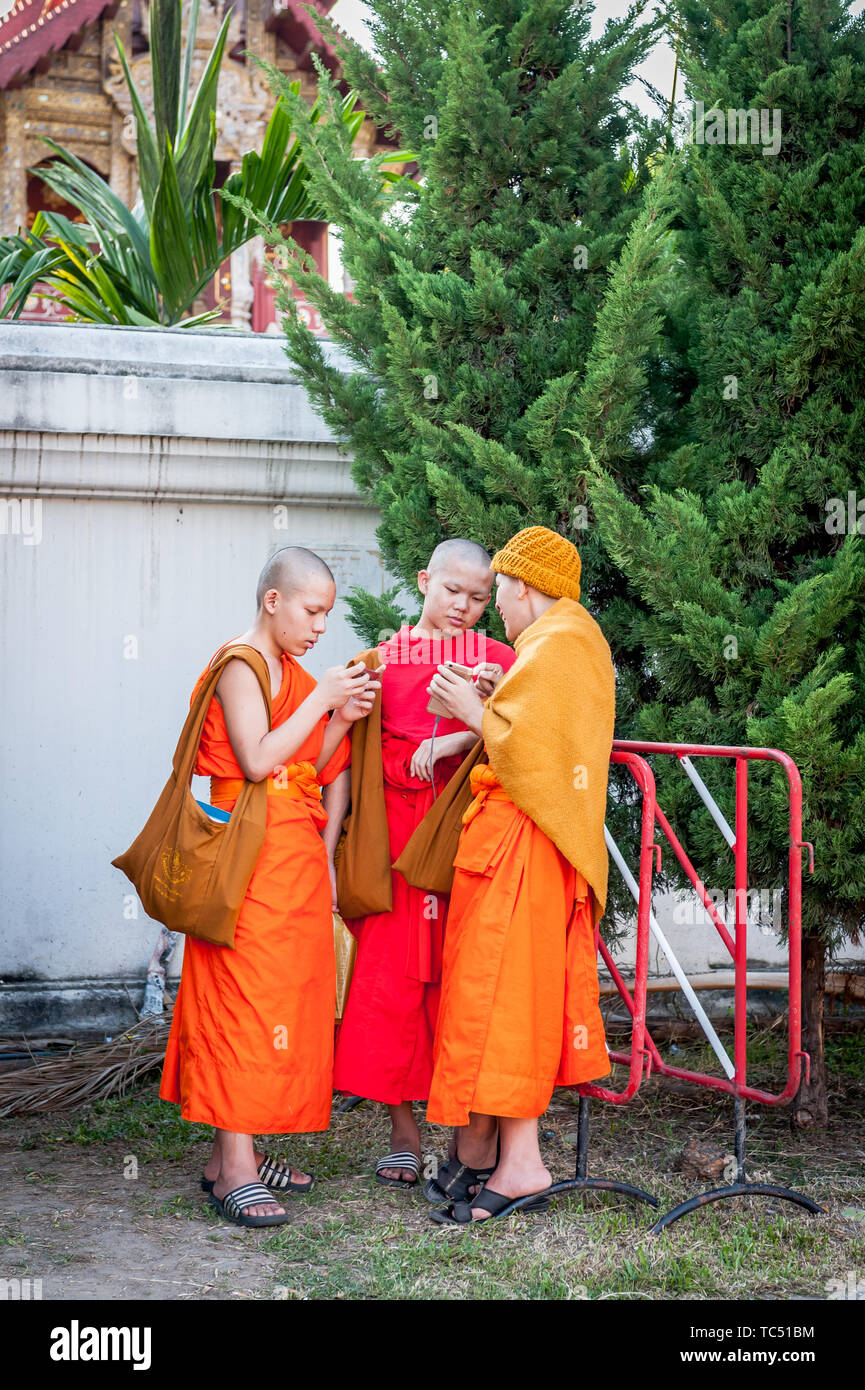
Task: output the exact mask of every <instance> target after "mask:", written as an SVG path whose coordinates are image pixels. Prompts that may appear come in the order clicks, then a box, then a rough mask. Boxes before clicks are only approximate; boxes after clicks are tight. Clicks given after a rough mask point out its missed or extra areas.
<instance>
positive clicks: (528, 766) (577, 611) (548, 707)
mask: <svg viewBox="0 0 865 1390" xmlns="http://www.w3.org/2000/svg"><path fill="white" fill-rule="evenodd" d="M514 647H515V649H516V653H517V659H516V661H515V663H514V665H513V666H512V667H511V669H510V671H508V673H507V675H505V676H504V677H503V678H502V680H501V681H500V682H499V684H498V686H497V687H496V689H495V690H494V691H493V694H492V695H491V696H490V698H489V699H488V701H487V703H486V708H485V710H484V714H483V719H482V724H481V729H482V733H483V740H482V741H480V740H479V741H478V743H477V744H476V745H475V747H474V748H473V749H472V750H471V751H470V752H469V754H468V756H467V757H466V759H465V761H464V762H463V763H462V765H461V766H460V768H459V770H458V772H457V773H456V774H455V775H454V777H453V778H452V779H451V782H450V783H449V784H448V787H447V792H446V793H444V794H443V795H442V796H440V797H439V799H438V801H437V802H436V803H435V805H434V806H433V808H432V810H431V811H429V812H428V814H427V815H426V816H425V817H424V819H423V820H422V821H421V823H420V825H419V826H418V828H417V830H416V831H415V832H414V834H413V835H412V837H411V839H410V840H409V842H408V844H407V845H406V847H405V849H404V850H403V852H402V854H401V855H400V857H399V859H397V861H396V863H395V864H394V868H395V869H398V870H399V871H400V873H402V874H403V876H404V877H405V878H406V879H408V882H409V883H412V884H414V886H415V887H417V888H424V889H426V890H428V891H434V892H439V893H448V892H450V888H451V884H452V881H453V859H454V855H455V854H456V849H457V844H458V842H459V835H460V830H461V828H462V816H463V814H464V812H465V811H466V809H467V808H468V806H469V804H470V803H471V801H472V794H471V786H470V783H469V773H470V772H471V768H472V767H473V766H474V765H475V764H476V763H478V762H481V761H488V762H489V765H490V767H491V768H492V770H493V772H494V773H495V775H496V777H497V778H498V780H499V782H500V783H501V785H502V787H503V788H504V790H505V791H506V792H507V794H508V796H509V797H510V799H511V801H513V803H514V805H515V806H516V807H517V808H518V809H519V810H520V811H523V812H525V814H526V815H527V816H529V817H530V819H531V820H533V821H534V822H535V824H536V825H537V826H538V828H539V829H540V830H542V831H543V832H544V834H545V835H547V836H549V838H550V839H551V840H552V842H553V844H554V845H556V847H557V848H558V849H559V850H561V852H562V854H563V855H564V856H565V858H566V859H567V860H569V862H570V863H571V864H573V865H574V867H575V868H576V869H578V870H579V872H580V873H581V874H582V875H583V877H584V878H585V879H586V882H587V883H588V885H589V887H590V889H591V896H592V914H593V920H594V923H595V925H596V926H597V923H598V922H599V921H600V919H601V917H602V916H603V913H604V908H605V906H606V900H607V877H608V872H609V860H608V856H607V847H606V844H605V841H604V815H605V812H606V803H607V780H608V777H609V769H610V752H611V750H612V745H613V729H614V724H615V715H616V676H615V670H614V668H613V661H612V656H611V654H610V648H609V645H608V643H607V640H606V638H605V637H604V634H603V633H602V632H601V629H600V627H599V626H598V624H597V623H596V621H595V619H594V618H593V617H592V615H591V614H590V613H589V612H588V611H587V610H586V609H585V608H584V607H583V605H582V604H581V603H577V602H576V601H575V600H574V599H571V598H560V599H556V601H555V603H553V604H551V605H550V607H549V608H548V609H547V610H546V612H544V613H542V614H541V616H540V617H539V618H537V619H536V620H535V621H534V622H533V623H531V624H530V625H529V626H528V627H527V628H526V629H525V631H524V632H521V633H520V635H519V637H517V639H516V641H515V642H514ZM446 797H447V803H446V804H445V798H446ZM448 856H449V857H450V867H449V869H448V866H447V860H448Z"/></svg>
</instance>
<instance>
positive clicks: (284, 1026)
mask: <svg viewBox="0 0 865 1390" xmlns="http://www.w3.org/2000/svg"><path fill="white" fill-rule="evenodd" d="M282 661H283V679H282V685H281V686H280V690H279V694H278V695H276V696H275V697H274V699H273V701H272V727H273V728H277V727H278V726H279V725H280V724H283V723H284V722H285V720H286V719H288V717H289V715H291V714H293V713H294V711H295V710H296V709H297V707H298V706H299V705H300V704H301V703H302V702H303V701H304V700H305V699H306V697H307V696H308V695H309V694H310V692H311V691H312V689H313V688H314V686H315V680H314V678H313V677H312V676H311V675H310V674H309V672H307V671H305V670H304V669H303V667H302V666H300V664H299V663H298V662H297V661H296V660H295V658H294V657H293V656H290V655H288V654H287V653H283V657H282ZM205 674H206V672H202V674H201V676H200V677H199V679H198V681H197V683H196V687H195V689H196V690H197V689H198V687H199V686H200V684H201V682H202V680H203V679H204V676H205ZM194 694H195V692H194V691H193V697H194ZM327 723H328V720H327V716H323V717H322V719H321V720H320V721H319V723H318V724H317V725H316V727H315V729H314V730H313V731H312V733H311V734H310V736H309V737H308V738H307V739H306V741H305V742H304V743H303V744H302V745H301V746H300V748H298V750H297V752H296V754H295V761H294V762H292V763H289V764H288V765H287V767H286V768H285V770H284V772H283V773H282V774H281V775H280V776H279V777H277V778H276V779H273V778H268V797H267V830H266V833H265V839H264V844H263V846H262V850H261V854H260V855H259V858H258V862H257V864H256V867H255V870H254V872H253V875H252V878H251V880H250V883H249V887H248V888H247V890H246V896H245V898H244V900H243V904H242V906H241V909H240V915H239V917H238V919H237V931H236V936H235V949H234V950H233V951H232V950H228V949H226V948H225V947H223V946H213V945H210V943H209V942H206V941H198V940H196V938H195V937H190V936H188V937H187V938H186V943H185V947H184V956H183V972H182V976H181V983H180V990H179V992H178V995H177V1001H176V1003H175V1005H174V1017H173V1019H172V1023H171V1032H170V1035H169V1039H168V1047H167V1050H166V1054H165V1066H164V1069H163V1073H162V1084H161V1086H160V1090H159V1094H160V1096H161V1097H162V1099H163V1100H171V1101H175V1102H176V1103H178V1104H179V1105H180V1107H181V1114H182V1116H183V1118H184V1119H185V1120H198V1121H201V1122H202V1123H203V1124H210V1125H215V1126H216V1128H218V1129H225V1130H230V1131H232V1132H234V1133H238V1134H296V1133H303V1132H306V1131H309V1130H322V1129H327V1127H328V1125H329V1123H330V1104H331V1095H332V1068H333V1007H334V995H335V990H336V980H335V966H334V954H333V917H332V913H331V888H330V879H329V875H328V866H327V853H326V850H325V847H324V842H323V840H322V839H321V834H320V832H321V831H322V829H323V828H324V826H325V825H326V824H327V812H326V811H325V810H324V807H323V806H322V804H321V787H322V786H326V785H327V784H328V783H329V782H332V781H333V780H334V778H335V777H337V776H338V775H339V773H340V772H342V771H343V769H344V768H346V767H347V766H348V765H349V763H350V761H351V744H350V742H349V740H348V739H347V738H345V739H343V740H342V742H341V743H340V745H339V747H338V748H337V750H336V752H335V753H334V755H333V757H332V758H331V759H330V761H329V762H328V763H327V764H326V765H325V767H324V768H323V769H322V770H321V772H320V773H319V774H318V776H316V773H315V766H314V764H315V760H316V758H317V757H318V755H319V753H320V752H321V746H322V741H323V739H324V734H325V729H326V728H327ZM195 771H196V772H197V773H201V774H204V775H205V776H206V775H208V774H209V775H210V777H211V779H212V780H211V802H212V803H213V805H215V806H221V807H223V808H224V809H225V810H227V811H230V810H231V808H232V806H233V805H234V803H235V801H236V799H237V795H238V792H239V790H240V785H239V784H238V779H239V781H240V783H242V779H243V771H242V769H241V767H240V765H239V763H238V762H237V759H236V758H235V756H234V753H233V751H232V748H231V744H230V743H229V741H228V735H227V732H226V728H225V716H224V714H223V710H222V705H221V704H220V703H219V701H218V700H217V699H216V698H214V699H212V700H211V702H210V707H209V709H208V711H207V718H206V720H205V723H204V730H203V733H202V738H201V744H200V747H199V752H198V758H197V761H196V764H195ZM282 784H284V785H282Z"/></svg>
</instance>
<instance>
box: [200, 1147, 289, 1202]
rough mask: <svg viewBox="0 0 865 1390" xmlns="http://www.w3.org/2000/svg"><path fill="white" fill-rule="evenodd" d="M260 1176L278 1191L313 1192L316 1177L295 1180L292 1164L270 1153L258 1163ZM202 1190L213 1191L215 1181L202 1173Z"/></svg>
mask: <svg viewBox="0 0 865 1390" xmlns="http://www.w3.org/2000/svg"><path fill="white" fill-rule="evenodd" d="M258 1176H259V1177H260V1178H261V1181H262V1182H263V1183H266V1184H267V1186H268V1187H272V1188H274V1190H275V1191H277V1192H300V1193H303V1192H311V1191H312V1185H313V1183H314V1182H315V1178H313V1177H310V1179H309V1182H293V1181H292V1177H291V1164H289V1165H288V1166H287V1167H286V1166H285V1165H284V1164H282V1163H276V1162H275V1161H274V1160H273V1159H272V1158H271V1157H270V1156H269V1155H268V1154H265V1155H264V1158H263V1159H262V1160H261V1162H260V1163H259V1165H258ZM201 1190H202V1192H212V1191H213V1183H212V1181H211V1179H210V1178H206V1177H205V1176H204V1174H203V1173H202V1175H201Z"/></svg>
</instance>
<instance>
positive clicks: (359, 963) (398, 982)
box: [333, 624, 516, 1105]
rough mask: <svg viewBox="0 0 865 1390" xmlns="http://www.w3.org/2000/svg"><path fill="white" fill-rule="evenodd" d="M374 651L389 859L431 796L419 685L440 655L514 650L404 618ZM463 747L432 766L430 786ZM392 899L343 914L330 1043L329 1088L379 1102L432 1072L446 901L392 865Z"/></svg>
mask: <svg viewBox="0 0 865 1390" xmlns="http://www.w3.org/2000/svg"><path fill="white" fill-rule="evenodd" d="M378 651H379V653H380V655H381V657H382V659H383V661H384V662H385V663H386V669H385V670H384V672H383V674H382V678H381V679H382V689H381V726H382V733H381V753H382V765H383V773H384V778H383V780H384V801H385V809H386V814H387V828H388V838H389V843H390V859H391V863H392V862H393V861H394V860H395V859H397V858H398V856H399V855H400V854H401V853H402V850H403V848H404V847H405V844H406V841H407V840H408V838H409V836H410V835H411V834H412V832H413V831H414V830H415V828H416V827H417V826H418V824H419V823H420V821H421V820H422V819H423V817H424V816H425V815H426V813H427V811H428V810H429V808H430V806H431V805H432V802H433V793H432V788H431V786H430V783H429V781H427V780H426V779H423V778H419V777H414V776H412V774H411V772H410V770H409V769H410V766H411V760H412V755H413V754H414V752H415V749H416V748H417V747H418V745H419V744H421V743H423V741H424V740H425V739H428V738H429V737H430V735H431V734H432V732H433V728H434V726H435V715H432V714H429V713H428V712H427V704H428V703H429V698H430V697H429V694H428V692H427V686H428V685H429V683H430V680H431V679H432V677H433V676H434V675H435V673H436V670H437V668H438V666H439V663H440V662H442V661H446V660H455V661H458V662H459V663H460V664H461V665H466V666H475V665H477V664H478V662H480V661H496V662H499V664H500V665H501V666H502V667H503V668H504V669H505V670H508V669H509V668H510V666H512V665H513V663H514V661H515V660H516V654H515V652H514V651H513V648H511V647H508V646H506V645H505V644H504V643H503V642H497V641H494V640H493V639H492V638H489V637H486V636H485V634H482V633H475V632H472V631H469V632H466V633H459V634H458V635H457V636H456V637H455V638H452V639H445V640H444V641H442V640H441V639H438V640H433V639H431V638H430V637H429V636H426V635H425V634H423V633H419V634H415V633H411V632H410V630H409V627H408V625H407V624H406V625H405V626H403V627H402V628H400V630H399V632H397V633H396V634H395V635H394V636H393V637H392V638H391V639H390V640H389V641H387V642H382V643H380V644H379V647H378ZM465 727H466V726H465V725H464V724H462V723H460V721H459V720H457V719H450V718H447V717H445V716H442V717H441V719H440V720H439V722H438V726H437V727H436V737H437V738H443V737H444V736H445V735H447V734H451V733H457V732H460V733H464V732H465ZM464 756H465V753H464V752H463V753H457V754H455V755H453V756H452V757H448V758H443V759H441V760H439V761H438V762H437V763H436V765H435V780H436V788H437V792H440V791H441V790H442V788H443V787H444V786H446V784H447V782H448V781H449V779H450V778H451V777H452V776H453V774H454V773H455V772H456V770H457V768H458V767H459V765H460V763H461V762H462V761H463V758H464ZM391 885H392V894H393V898H392V901H393V907H392V909H391V911H390V912H380V913H376V914H374V915H370V916H367V917H363V918H354V919H349V921H348V924H349V926H351V928H352V930H353V931H354V932H355V934H356V935H357V937H358V951H357V958H356V960H355V965H354V973H353V975H352V979H351V987H350V989H349V995H348V1001H347V1003H346V1007H345V1013H344V1015H343V1019H342V1023H341V1024H340V1028H339V1036H338V1039H337V1044H336V1059H335V1064H334V1078H333V1080H334V1087H335V1089H336V1090H338V1091H347V1092H349V1093H350V1094H351V1095H356V1096H365V1097H366V1098H367V1099H369V1100H376V1101H382V1102H384V1103H385V1104H387V1105H399V1104H401V1103H402V1102H403V1101H411V1100H426V1098H427V1096H428V1094H429V1085H430V1078H431V1076H432V1044H433V1036H434V1033H435V1025H436V1016H437V1013H438V1000H439V981H440V978H441V956H442V938H443V935H444V932H445V925H446V918H447V899H446V898H445V897H443V896H442V895H440V894H435V893H426V892H423V891H421V890H420V889H418V888H413V887H411V886H410V885H409V884H408V883H407V882H406V881H405V879H404V878H403V876H402V874H400V873H396V872H392V874H391Z"/></svg>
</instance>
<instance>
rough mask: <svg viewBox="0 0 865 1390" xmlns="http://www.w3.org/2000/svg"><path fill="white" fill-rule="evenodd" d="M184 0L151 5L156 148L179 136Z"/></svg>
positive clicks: (173, 141) (160, 148)
mask: <svg viewBox="0 0 865 1390" xmlns="http://www.w3.org/2000/svg"><path fill="white" fill-rule="evenodd" d="M180 18H181V6H180V0H153V3H152V4H151V6H150V71H151V73H152V75H153V120H154V125H155V127H156V148H157V150H164V149H165V142H166V140H167V141H168V144H169V145H170V146H171V148H172V149H173V148H174V145H175V142H176V140H177V107H178V102H179V97H180Z"/></svg>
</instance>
